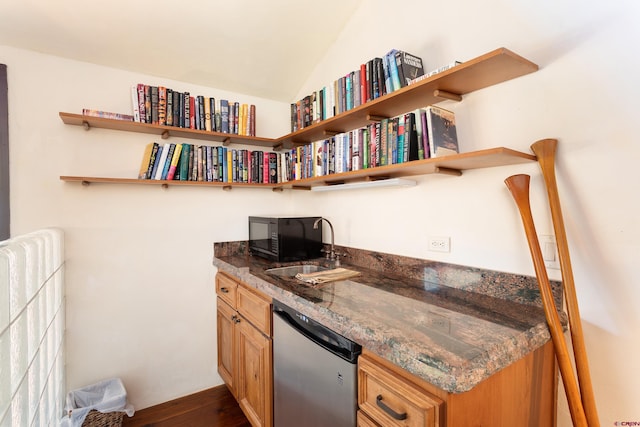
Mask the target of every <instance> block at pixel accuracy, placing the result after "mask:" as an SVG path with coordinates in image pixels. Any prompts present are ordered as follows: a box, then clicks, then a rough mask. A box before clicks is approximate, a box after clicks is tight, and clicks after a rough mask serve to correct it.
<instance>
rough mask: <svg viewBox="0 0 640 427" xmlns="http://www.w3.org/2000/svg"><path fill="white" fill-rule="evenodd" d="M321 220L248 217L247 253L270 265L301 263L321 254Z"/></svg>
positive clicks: (312, 218)
mask: <svg viewBox="0 0 640 427" xmlns="http://www.w3.org/2000/svg"><path fill="white" fill-rule="evenodd" d="M320 219H321V217H319V216H316V217H280V216H250V217H249V251H250V252H251V254H252V255H256V256H259V257H262V258H267V259H270V260H272V261H279V262H285V261H301V260H306V259H312V258H319V257H320V256H321V255H322V253H321V250H322V224H321V223H319V224H318V226H317V228H314V227H313V225H314V223H315V222H316V221H319V220H320Z"/></svg>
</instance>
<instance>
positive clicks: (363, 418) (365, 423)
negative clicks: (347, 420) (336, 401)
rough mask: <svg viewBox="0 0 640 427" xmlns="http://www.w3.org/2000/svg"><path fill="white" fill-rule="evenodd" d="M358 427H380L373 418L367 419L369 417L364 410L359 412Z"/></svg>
mask: <svg viewBox="0 0 640 427" xmlns="http://www.w3.org/2000/svg"><path fill="white" fill-rule="evenodd" d="M358 427H380V426H378V424H376V423H375V422H374V421H373V420H372V419H371V418H369V417H367V415H366V414H365V413H364V412H362V410H360V411H358Z"/></svg>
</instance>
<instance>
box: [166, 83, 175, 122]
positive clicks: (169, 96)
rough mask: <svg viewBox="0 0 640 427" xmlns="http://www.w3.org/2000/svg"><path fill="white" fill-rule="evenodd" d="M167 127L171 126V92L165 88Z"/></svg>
mask: <svg viewBox="0 0 640 427" xmlns="http://www.w3.org/2000/svg"><path fill="white" fill-rule="evenodd" d="M166 125H167V126H173V90H172V89H169V88H167V123H166Z"/></svg>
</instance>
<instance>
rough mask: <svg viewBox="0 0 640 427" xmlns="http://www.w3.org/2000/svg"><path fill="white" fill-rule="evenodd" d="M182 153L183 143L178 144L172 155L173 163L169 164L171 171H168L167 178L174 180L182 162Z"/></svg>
mask: <svg viewBox="0 0 640 427" xmlns="http://www.w3.org/2000/svg"><path fill="white" fill-rule="evenodd" d="M181 153H182V144H176V145H175V149H174V150H173V155H172V157H171V163H170V164H169V171H168V172H167V178H166V179H167V180H172V179H173V178H174V176H175V174H176V169H177V168H178V164H179V162H180V154H181Z"/></svg>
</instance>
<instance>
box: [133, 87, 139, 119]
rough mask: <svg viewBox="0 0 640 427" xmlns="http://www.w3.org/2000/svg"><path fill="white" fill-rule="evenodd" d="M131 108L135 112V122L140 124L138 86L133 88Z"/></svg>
mask: <svg viewBox="0 0 640 427" xmlns="http://www.w3.org/2000/svg"><path fill="white" fill-rule="evenodd" d="M131 107H132V110H133V121H134V122H140V104H139V103H138V85H133V86H131Z"/></svg>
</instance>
